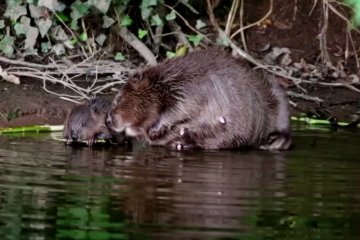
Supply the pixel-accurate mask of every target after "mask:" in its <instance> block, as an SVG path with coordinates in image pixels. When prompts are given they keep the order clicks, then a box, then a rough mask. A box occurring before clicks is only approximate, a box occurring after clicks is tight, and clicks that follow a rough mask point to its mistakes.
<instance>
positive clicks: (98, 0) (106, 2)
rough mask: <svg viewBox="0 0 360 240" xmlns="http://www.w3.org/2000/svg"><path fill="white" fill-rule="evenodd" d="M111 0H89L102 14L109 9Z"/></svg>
mask: <svg viewBox="0 0 360 240" xmlns="http://www.w3.org/2000/svg"><path fill="white" fill-rule="evenodd" d="M110 2H111V0H88V4H89V5H92V6H94V7H95V8H97V10H99V11H100V12H101V13H102V14H105V13H106V12H107V11H108V10H109V6H110Z"/></svg>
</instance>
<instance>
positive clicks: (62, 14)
mask: <svg viewBox="0 0 360 240" xmlns="http://www.w3.org/2000/svg"><path fill="white" fill-rule="evenodd" d="M57 17H58V18H59V19H60V20H61V21H63V22H68V21H70V17H69V16H68V15H66V14H64V13H63V12H58V13H57Z"/></svg>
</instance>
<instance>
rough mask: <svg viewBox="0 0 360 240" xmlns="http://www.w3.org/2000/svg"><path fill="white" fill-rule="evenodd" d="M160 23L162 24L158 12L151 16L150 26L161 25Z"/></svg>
mask: <svg viewBox="0 0 360 240" xmlns="http://www.w3.org/2000/svg"><path fill="white" fill-rule="evenodd" d="M162 25H164V23H163V21H162V20H161V18H160V17H159V14H156V15H154V16H152V18H151V26H162Z"/></svg>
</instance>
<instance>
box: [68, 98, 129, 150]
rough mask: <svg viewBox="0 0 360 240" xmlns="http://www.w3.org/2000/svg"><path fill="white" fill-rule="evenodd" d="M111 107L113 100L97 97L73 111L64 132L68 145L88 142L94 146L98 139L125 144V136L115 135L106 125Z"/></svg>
mask: <svg viewBox="0 0 360 240" xmlns="http://www.w3.org/2000/svg"><path fill="white" fill-rule="evenodd" d="M110 107H111V100H109V99H106V98H104V97H100V96H96V97H93V98H91V99H89V100H85V101H84V102H83V103H81V104H79V105H77V106H75V107H74V108H73V109H71V111H70V112H69V114H68V116H67V118H66V120H65V123H64V131H63V136H64V138H65V139H66V140H67V143H71V142H72V143H75V142H82V141H87V142H88V145H89V146H92V144H93V143H94V142H95V141H96V140H98V139H103V140H106V141H109V142H112V143H123V142H124V141H125V134H124V133H115V132H114V131H112V130H111V129H109V128H108V127H107V126H106V124H105V119H106V116H107V114H108V111H109V110H110Z"/></svg>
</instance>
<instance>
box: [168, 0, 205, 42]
mask: <svg viewBox="0 0 360 240" xmlns="http://www.w3.org/2000/svg"><path fill="white" fill-rule="evenodd" d="M164 6H165V7H167V8H169V9H170V10H172V11H174V12H175V14H176V15H177V16H178V17H179V18H180V19H181V20H182V21H183V22H184V23H185V25H186V26H187V27H188V28H190V29H191V30H192V31H193V32H195V33H196V34H198V35H200V36H202V37H203V38H204V39H206V40H207V41H209V42H211V40H210V39H209V38H208V37H207V36H205V35H204V34H202V33H201V32H199V31H198V30H196V29H195V28H194V27H193V26H191V24H190V23H189V22H188V21H187V20H186V19H185V18H184V17H183V16H182V15H181V14H180V13H179V12H178V11H176V10H175V9H174V8H173V7H171V6H169V5H167V4H164Z"/></svg>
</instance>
